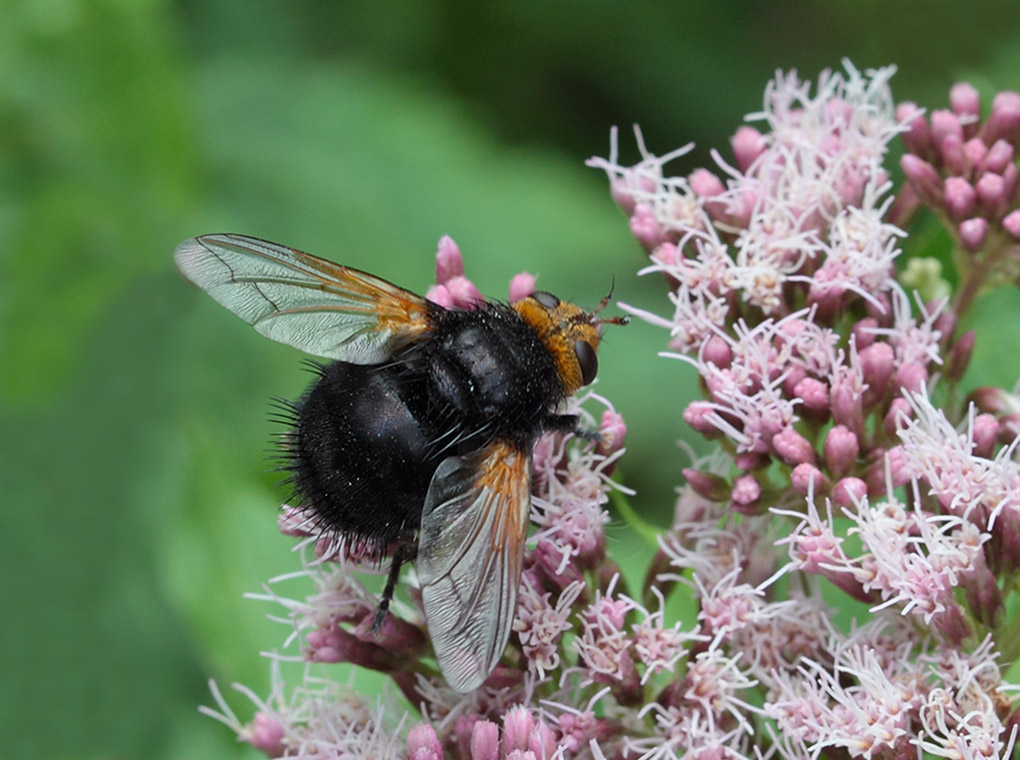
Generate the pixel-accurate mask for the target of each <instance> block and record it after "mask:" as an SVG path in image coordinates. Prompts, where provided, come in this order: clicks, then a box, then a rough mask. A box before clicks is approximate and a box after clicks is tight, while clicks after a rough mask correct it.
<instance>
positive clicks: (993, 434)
mask: <svg viewBox="0 0 1020 760" xmlns="http://www.w3.org/2000/svg"><path fill="white" fill-rule="evenodd" d="M973 438H974V454H975V455H977V456H979V457H984V458H985V459H991V458H992V454H994V453H995V443H996V441H998V440H999V421H998V420H997V419H995V417H994V416H992V415H991V414H979V415H977V416H976V417H975V418H974V436H973Z"/></svg>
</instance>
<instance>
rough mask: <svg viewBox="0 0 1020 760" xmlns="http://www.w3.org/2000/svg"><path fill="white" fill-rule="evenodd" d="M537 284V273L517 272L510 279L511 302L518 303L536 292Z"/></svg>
mask: <svg viewBox="0 0 1020 760" xmlns="http://www.w3.org/2000/svg"><path fill="white" fill-rule="evenodd" d="M535 284H536V283H535V275H533V274H529V273H528V272H521V273H519V274H515V275H514V276H513V279H512V280H510V303H517V302H518V301H520V300H522V299H525V298H527V297H528V296H530V295H531V294H532V293H534V292H535Z"/></svg>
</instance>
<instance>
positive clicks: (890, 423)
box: [882, 397, 914, 438]
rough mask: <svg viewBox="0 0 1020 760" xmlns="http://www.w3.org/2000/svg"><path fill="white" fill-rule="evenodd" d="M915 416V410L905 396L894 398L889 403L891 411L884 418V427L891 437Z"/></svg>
mask: <svg viewBox="0 0 1020 760" xmlns="http://www.w3.org/2000/svg"><path fill="white" fill-rule="evenodd" d="M913 417H914V410H913V409H912V408H911V406H910V402H909V401H907V400H906V399H905V398H902V397H900V398H894V399H893V400H892V401H891V402H890V404H889V411H888V412H886V414H885V419H884V420H882V428H883V429H884V430H885V433H886V435H888V436H889V437H890V438H893V437H895V435H896V432H897V431H898V430H899V429H900V428H902V427H903V426H904V425H906V424H907V423H908V422H909V421H910V420H911V419H913Z"/></svg>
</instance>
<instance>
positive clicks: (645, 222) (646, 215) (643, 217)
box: [630, 203, 665, 251]
mask: <svg viewBox="0 0 1020 760" xmlns="http://www.w3.org/2000/svg"><path fill="white" fill-rule="evenodd" d="M630 231H631V234H633V235H634V237H636V238H637V241H638V242H639V243H640V244H641V246H642V247H643V248H644V249H645V250H646V251H652V250H654V248H655V246H657V245H659V244H660V243H662V242H663V241H664V239H665V238H664V237H663V234H662V228H661V227H660V226H659V222H658V221H657V220H656V219H655V211H654V210H653V209H652V207H651V206H649V205H648V204H647V203H639V204H637V205H636V206H635V207H634V213H633V214H631V215H630Z"/></svg>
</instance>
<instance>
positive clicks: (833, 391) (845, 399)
mask: <svg viewBox="0 0 1020 760" xmlns="http://www.w3.org/2000/svg"><path fill="white" fill-rule="evenodd" d="M829 398H830V400H831V409H832V419H833V421H834V422H835V423H836V424H837V425H846V427H848V428H849V429H850V430H852V431H853V432H854V433H855V434H856V435H858V436H860V435H862V434H863V431H864V398H863V394H862V392H861V390H860V389H859V388H858V387H857V385H856V383H855V381H854V379H853V377H842V376H840V377H836V378H834V379H833V381H832V385H831V386H830V388H829Z"/></svg>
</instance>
